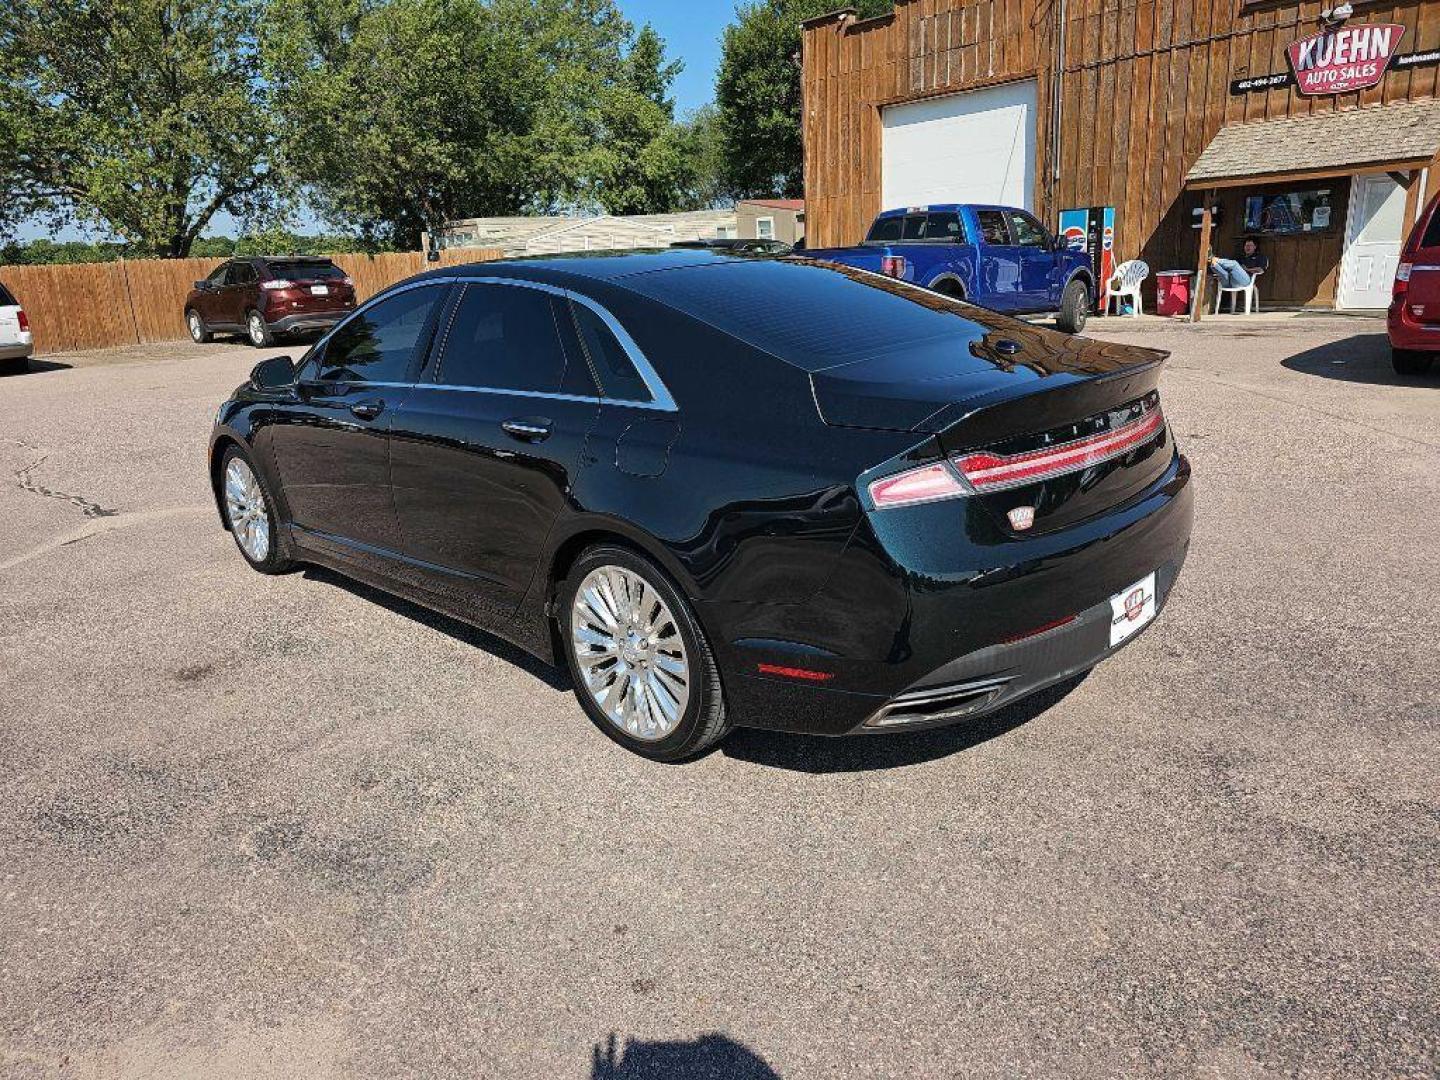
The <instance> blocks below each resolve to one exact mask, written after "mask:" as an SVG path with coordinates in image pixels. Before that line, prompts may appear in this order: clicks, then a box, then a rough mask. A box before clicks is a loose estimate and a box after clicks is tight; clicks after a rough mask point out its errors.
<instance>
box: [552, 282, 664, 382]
mask: <svg viewBox="0 0 1440 1080" xmlns="http://www.w3.org/2000/svg"><path fill="white" fill-rule="evenodd" d="M570 310H571V311H573V312H574V313H575V325H576V326H578V327H579V328H580V338H581V340H582V341H584V343H585V351H586V353H588V354H589V356H590V363H591V364H593V365H594V366H595V373H596V374H597V375H599V377H600V392H601V393H602V394H603V395H604V396H605V397H607V398H610V399H612V400H614V401H653V400H654V398H653V397H652V396H651V394H650V388H649V387H648V386H646V385H645V380H644V379H643V378H641V377H640V372H638V371H636V370H635V365H634V364H633V363H631V362H630V354H629V353H627V352H626V351H625V349H624V348H623V347H622V346H621V344H620V342H619V341H618V340H616V337H615V335H614V334H612V333H611V332H610V328H609V327H608V326H606V325H605V322H604V320H603V319H601V318H600V316H599V315H596V314H595V312H593V311H591V310H590V309H589V308H588V307H586V306H585V305H584V304H571V305H570Z"/></svg>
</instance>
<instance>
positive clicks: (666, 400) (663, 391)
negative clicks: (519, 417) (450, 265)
mask: <svg viewBox="0 0 1440 1080" xmlns="http://www.w3.org/2000/svg"><path fill="white" fill-rule="evenodd" d="M454 280H455V281H457V282H458V283H460V284H463V285H472V284H473V285H512V286H515V287H517V288H522V289H538V290H539V291H540V292H545V293H550V294H551V295H552V296H563V297H564V298H565V299H567V300H569V301H571V302H572V303H576V304H583V305H584V306H585V307H587V308H589V309H590V310H591V311H593V312H594V313H595V314H596V315H597V316H599V318H600V321H601V322H603V323H604V324H605V326H606V328H607V329H609V331H610V332H611V333H612V334H614V335H615V340H616V341H618V342H619V343H620V348H622V349H624V350H625V355H626V356H627V357H629V359H630V362H631V363H632V364H634V365H635V370H636V371H638V372H639V373H640V378H641V380H642V381H643V382H644V383H645V386H646V388H647V389H648V390H649V391H650V397H651V398H652V399H653V400H651V401H634V400H632V399H629V398H614V397H606V396H605V395H604V394H602V395H600V397H599V398H588V397H578V396H577V395H574V394H551V393H547V392H545V391H541V390H507V389H504V388H502V387H492V386H449V385H448V384H444V383H431V384H422V385H433V386H436V387H444V388H445V389H450V390H476V391H482V392H486V393H491V394H516V395H519V396H523V397H538V398H550V399H554V400H559V401H592V400H598V401H602V402H604V403H605V404H607V405H623V406H626V407H627V408H631V409H654V410H657V411H659V412H679V411H680V409H679V406H677V405H676V404H675V399H674V398H673V397H671V396H670V389H669V387H667V386H666V385H665V381H664V380H663V379H661V378H660V374H659V372H657V371H656V370H655V368H654V367H653V366H652V365H651V363H650V361H649V360H648V359H647V358H646V356H645V354H644V353H643V352H642V351H641V350H640V346H639V345H637V344H636V343H635V339H634V338H632V337H631V336H630V334H629V332H628V331H627V330H626V329H625V327H623V326H621V325H620V320H618V319H617V318H615V316H614V315H612V314H610V312H609V310H608V309H607V308H606V307H605V306H604V305H603V304H601V303H599V302H598V301H595V300H592V299H591V298H590V297H588V296H585V295H583V294H582V293H577V292H573V291H571V290H570V289H564V288H561V287H560V286H558V285H551V284H550V283H549V282H545V281H527V280H525V279H524V278H502V277H485V276H481V275H474V276H469V275H457V276H456V277H455V279H454ZM581 348H584V343H583V342H582V343H581Z"/></svg>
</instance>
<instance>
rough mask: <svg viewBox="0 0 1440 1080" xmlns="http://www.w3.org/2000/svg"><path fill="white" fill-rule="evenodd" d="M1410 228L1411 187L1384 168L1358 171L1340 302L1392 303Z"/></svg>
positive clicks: (1375, 305) (1344, 305)
mask: <svg viewBox="0 0 1440 1080" xmlns="http://www.w3.org/2000/svg"><path fill="white" fill-rule="evenodd" d="M1404 231H1405V189H1404V188H1402V187H1401V186H1400V185H1399V184H1397V183H1396V182H1395V181H1394V180H1392V179H1391V178H1390V177H1389V176H1388V175H1386V174H1384V173H1380V174H1378V175H1374V176H1357V177H1356V178H1355V182H1354V184H1353V185H1352V186H1351V189H1350V215H1349V218H1348V220H1347V221H1346V223H1345V255H1344V258H1343V259H1342V260H1341V263H1340V296H1339V303H1338V305H1337V306H1338V307H1341V308H1384V307H1389V306H1390V290H1391V287H1392V286H1393V285H1394V283H1395V267H1396V266H1397V265H1398V264H1399V262H1400V243H1401V241H1402V240H1404Z"/></svg>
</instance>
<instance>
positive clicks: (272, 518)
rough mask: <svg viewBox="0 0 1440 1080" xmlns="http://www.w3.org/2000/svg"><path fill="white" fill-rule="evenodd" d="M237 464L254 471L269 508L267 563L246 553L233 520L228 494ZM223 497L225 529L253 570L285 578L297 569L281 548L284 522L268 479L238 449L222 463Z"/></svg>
mask: <svg viewBox="0 0 1440 1080" xmlns="http://www.w3.org/2000/svg"><path fill="white" fill-rule="evenodd" d="M235 460H239V461H241V462H243V463H244V465H245V467H246V468H247V469H249V470H250V474H251V475H252V476H253V477H254V478H255V484H256V486H257V487H258V488H259V491H260V498H261V500H262V501H263V503H264V506H265V522H266V526H267V527H268V529H269V545H268V549H267V551H266V554H265V557H264V558H263V559H256V558H255V557H254V556H253V555H252V554H251V552H249V551H247V550H246V549H245V544H244V543H242V542H241V539H240V533H239V532H237V531H236V529H235V524H234V522H233V521H232V520H231V514H232V509H231V502H230V499H229V497H228V496H227V493H226V482H227V478H228V476H229V473H230V463H231V462H232V461H235ZM219 494H220V503H221V505H222V506H223V507H224V508H225V511H224V512H225V527H226V528H227V529H229V530H230V535H231V537H232V538H234V540H235V546H236V547H237V548H239V549H240V554H241V556H243V557H244V559H245V561H246V562H247V563H249V564H250V567H251V569H252V570H257V571H259V572H260V573H262V574H284V573H288V572H289V571H291V570H293V569H295V565H296V564H295V562H294V561H293V560H291V559H289V558H287V557H286V555H285V553H284V551H283V549H282V548H281V545H280V518H279V515H277V514H276V513H275V500H274V499H272V498H271V497H270V489H269V488H267V487H266V486H265V478H264V477H263V476H262V475H261V473H260V470H259V469H257V468H255V462H254V461H252V460H251V458H250V455H249V454H247V453H245V451H244V450H241V449H240V447H238V446H231V447H230V448H229V449H228V450H226V451H225V456H224V457H223V458H221V460H220V478H219Z"/></svg>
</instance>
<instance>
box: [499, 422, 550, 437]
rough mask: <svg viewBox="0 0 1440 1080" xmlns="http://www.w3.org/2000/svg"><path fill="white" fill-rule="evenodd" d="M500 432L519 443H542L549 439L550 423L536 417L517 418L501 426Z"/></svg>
mask: <svg viewBox="0 0 1440 1080" xmlns="http://www.w3.org/2000/svg"><path fill="white" fill-rule="evenodd" d="M500 430H501V431H503V432H505V434H506V435H509V436H510V437H511V438H512V439H519V440H520V441H521V442H544V441H545V440H546V439H548V438H549V437H550V421H549V420H546V419H544V418H542V417H536V416H517V417H514V418H512V419H510V420H506V421H505V422H504V423H503V424H501V425H500Z"/></svg>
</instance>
